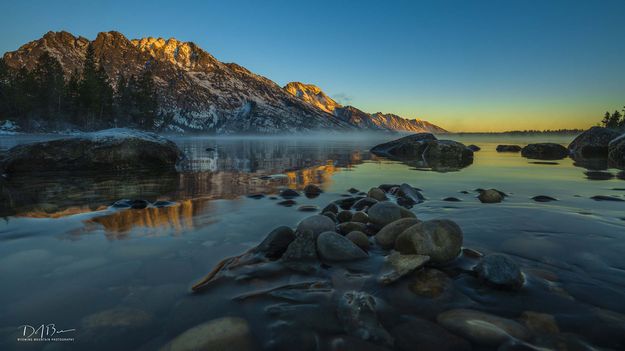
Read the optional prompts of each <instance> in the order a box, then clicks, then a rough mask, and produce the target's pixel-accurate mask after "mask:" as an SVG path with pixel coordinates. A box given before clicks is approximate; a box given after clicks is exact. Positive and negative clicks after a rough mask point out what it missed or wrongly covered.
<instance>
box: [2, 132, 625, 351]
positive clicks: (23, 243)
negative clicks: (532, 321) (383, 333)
mask: <svg viewBox="0 0 625 351" xmlns="http://www.w3.org/2000/svg"><path fill="white" fill-rule="evenodd" d="M41 138H42V137H41V136H32V137H29V136H6V137H0V150H5V149H7V148H10V147H12V146H14V145H16V144H19V143H23V142H27V141H33V140H39V139H41ZM449 138H450V139H453V140H457V141H461V142H463V143H465V144H467V145H468V144H476V145H478V146H480V147H481V148H482V150H481V151H479V152H477V153H476V154H475V161H474V163H473V164H472V165H470V166H468V167H466V168H463V169H461V170H459V171H455V172H444V173H443V172H434V171H429V170H424V169H417V168H415V167H413V166H411V165H406V164H403V163H400V162H395V161H390V160H386V159H383V158H379V157H376V156H374V155H372V154H370V153H369V152H368V150H369V148H370V147H372V146H373V145H375V144H378V143H380V142H383V141H388V140H391V139H393V137H392V136H373V137H372V136H362V137H357V136H354V137H350V138H345V137H340V136H332V137H330V138H323V139H322V138H320V137H297V138H262V137H258V138H251V137H250V138H209V137H184V138H182V137H175V138H173V139H174V141H175V142H176V143H177V144H178V145H179V146H180V147H181V148H182V149H183V150H184V152H185V153H186V154H187V156H188V159H187V160H186V161H185V162H184V163H183V164H182V169H181V173H179V174H169V175H167V174H166V175H157V176H154V175H151V174H132V175H129V174H125V175H109V174H98V175H92V176H88V177H85V176H80V177H79V176H76V175H72V174H45V175H43V174H42V175H34V176H32V177H25V178H21V179H15V180H11V182H9V183H0V185H1V186H2V189H0V190H2V194H1V195H2V198H1V199H2V204H1V205H0V212H1V214H2V216H3V218H2V222H1V223H0V282H2V289H0V336H1V337H2V339H1V340H0V350H40V349H41V350H66V349H68V350H114V349H115V350H122V349H127V350H153V349H158V348H160V347H161V346H162V345H164V344H166V343H167V342H168V341H169V340H171V339H172V338H174V337H175V336H177V335H179V334H180V333H181V332H183V331H185V330H187V329H189V328H190V327H193V326H195V325H198V324H201V323H203V322H205V321H208V320H211V319H214V318H218V317H223V316H239V317H243V318H245V319H247V320H248V321H249V322H250V324H251V325H252V331H253V334H254V337H255V338H257V340H258V344H259V345H268V344H270V342H271V340H272V339H275V338H277V337H278V336H276V335H279V334H280V333H281V332H280V330H282V329H279V328H278V329H276V328H274V327H275V326H274V325H273V324H272V322H274V321H275V320H276V319H282V320H285V321H286V322H287V323H288V324H289V325H290V326H292V328H293V329H292V330H296V331H297V332H304V331H305V332H309V331H310V332H316V333H318V335H319V336H320V338H321V339H323V338H331V337H332V335H333V334H336V332H335V331H334V330H333V329H332V328H329V327H327V323H330V324H331V322H328V321H327V320H326V319H325V318H330V319H331V318H332V317H331V316H332V315H333V314H334V311H333V310H332V307H331V306H324V305H323V304H319V305H318V306H317V307H318V308H317V309H316V312H315V313H311V315H310V316H308V315H306V312H305V311H308V310H306V309H303V310H301V311H300V310H297V309H294V310H293V311H294V312H293V311H292V312H291V313H286V312H283V313H282V314H280V315H279V316H278V317H276V316H275V315H273V314H271V313H269V312H267V309H266V308H267V306H269V305H271V302H270V301H257V302H246V303H242V302H240V301H235V300H232V298H233V297H234V296H236V295H238V294H241V293H243V292H248V291H250V290H253V289H255V288H263V287H266V285H264V283H263V281H262V279H261V280H253V281H251V282H247V283H245V284H229V285H227V286H224V287H222V288H217V289H214V290H211V291H209V292H207V293H204V294H200V295H192V294H191V293H190V286H191V285H192V284H193V283H194V282H195V281H197V280H198V279H199V278H201V277H202V276H204V275H205V274H206V273H208V272H209V271H210V270H211V268H212V267H213V266H214V265H215V264H216V263H218V262H219V261H220V260H222V259H223V258H225V257H228V256H233V255H237V254H239V253H242V252H244V251H245V250H247V249H249V248H251V247H253V246H255V245H256V244H258V243H259V242H260V241H261V240H262V239H263V238H264V237H265V235H266V234H267V233H268V232H269V231H271V230H272V229H273V228H275V227H277V226H280V225H288V226H291V227H294V226H295V225H296V224H297V222H298V221H299V220H301V219H302V218H304V217H307V216H309V215H311V213H307V212H301V211H298V210H297V208H298V206H299V205H316V206H319V207H324V206H325V205H326V204H327V203H329V202H331V201H333V200H337V199H340V198H341V196H342V195H343V194H345V193H346V190H347V189H349V188H352V187H353V188H357V189H360V190H362V191H367V190H368V189H369V188H371V187H373V186H377V185H379V184H383V183H397V184H401V183H409V184H411V185H413V186H415V187H418V188H420V189H422V190H423V194H424V196H425V197H426V198H427V200H426V201H425V202H424V203H422V204H419V205H416V206H415V207H413V208H412V211H414V212H415V213H416V215H417V217H418V218H419V219H426V220H427V219H434V218H448V219H453V220H454V221H456V222H457V223H458V224H459V225H460V226H461V227H462V229H463V231H464V247H468V248H471V249H475V250H477V251H480V252H482V253H495V252H497V253H505V254H508V255H509V256H511V257H513V258H514V259H515V260H516V261H517V262H518V263H520V264H521V266H522V269H523V272H524V274H525V277H526V282H527V283H526V285H525V286H524V287H523V289H522V290H521V291H519V292H514V293H512V292H498V291H493V290H491V289H487V290H485V289H481V288H477V287H476V283H475V282H474V279H473V278H470V277H467V276H466V275H458V276H455V277H452V289H453V298H443V299H433V300H432V299H423V298H417V297H415V296H416V295H414V294H412V293H411V292H410V289H408V288H407V287H406V286H405V285H401V284H400V285H398V286H396V287H393V288H390V289H388V291H370V292H371V293H375V294H376V297H378V298H380V300H382V301H385V306H386V307H385V310H384V311H386V312H384V311H383V312H381V314H382V316H383V318H386V317H384V315H385V313H387V314H388V316H389V317H387V320H385V323H386V324H388V325H389V328H390V327H392V325H393V324H394V323H397V321H396V320H394V319H393V318H395V317H392V316H396V315H404V314H405V315H417V316H420V317H422V318H426V319H429V320H432V321H433V320H435V316H436V314H437V313H439V312H442V311H445V310H447V309H450V308H460V307H462V308H471V309H477V310H482V311H488V312H489V313H493V314H496V315H500V316H503V317H506V318H511V319H517V318H518V317H519V316H520V315H521V313H523V312H524V311H536V312H541V313H546V314H549V315H552V316H554V318H555V321H556V323H557V325H558V328H559V331H560V334H558V337H560V338H561V339H562V340H567V342H569V343H571V345H573V344H574V343H577V344H575V345H577V346H579V345H594V346H597V347H605V348H608V349H623V348H625V202H619V201H595V200H593V199H591V197H593V196H596V195H603V196H612V197H614V198H617V199H623V200H625V180H622V179H621V178H623V174H622V173H619V172H620V171H619V170H615V169H603V168H605V166H604V165H602V164H601V162H593V163H582V162H578V163H577V164H576V163H575V162H574V161H573V160H571V159H569V158H567V159H563V160H558V161H554V162H549V163H541V162H536V161H535V160H528V159H525V158H523V157H521V156H520V154H518V153H497V152H496V151H495V147H496V146H497V145H498V144H518V145H525V144H528V143H534V142H547V141H549V142H557V143H561V144H563V145H567V144H568V143H569V142H570V141H571V140H572V139H573V136H560V135H540V136H506V135H451V136H449ZM207 148H209V150H208V151H207ZM582 166H585V167H582ZM597 172H599V173H597ZM619 177H620V178H619ZM599 178H600V179H602V180H598V179H599ZM310 183H313V184H318V185H319V186H320V187H321V188H322V189H323V190H324V193H323V194H321V195H320V196H319V197H316V198H314V199H308V198H305V197H303V196H302V197H299V198H297V199H296V201H297V203H298V204H297V205H296V206H293V207H283V206H279V205H277V202H278V201H280V200H277V199H272V198H271V196H272V195H276V194H277V193H278V192H279V191H280V190H281V189H284V188H292V189H302V188H303V187H304V186H305V185H307V184H310ZM476 188H496V189H499V190H501V191H503V192H505V193H507V194H509V196H508V197H507V198H506V200H505V201H504V202H502V203H500V204H482V203H480V202H479V201H478V200H477V198H476V195H477V193H476V192H475V189H476ZM249 194H265V195H267V196H266V197H264V198H261V199H253V198H249V197H247V195H249ZM537 195H548V196H551V197H554V198H556V199H557V200H558V201H554V202H547V203H539V202H535V201H534V200H532V197H534V196H537ZM447 197H456V198H458V199H459V200H461V201H459V202H448V201H443V199H444V198H447ZM125 198H128V199H146V200H149V201H156V200H166V201H172V202H175V203H176V204H175V205H174V206H169V207H163V208H146V209H138V210H133V209H125V210H118V209H114V208H111V207H109V206H110V205H111V204H112V203H113V202H115V201H117V200H120V199H125ZM285 279H286V281H293V280H294V279H295V278H294V277H287V278H285ZM339 285H340V284H339V283H336V281H335V288H336V289H337V291H340V289H342V288H339V287H338V286H339ZM345 285H346V286H347V287H349V286H350V284H345ZM273 303H275V301H274V302H273ZM302 311H303V312H302ZM298 316H299V317H298ZM302 316H304V317H302ZM304 321H305V322H304ZM50 323H54V324H55V326H56V328H57V329H65V330H68V329H75V331H70V332H67V333H64V335H63V337H71V338H74V340H73V341H67V342H62V341H56V342H54V341H49V342H18V341H17V340H16V339H17V338H18V337H19V336H20V334H21V332H22V330H21V329H18V328H19V327H20V326H23V325H32V326H40V325H42V324H44V325H45V324H50ZM324 328H326V329H324ZM292 330H291V331H292ZM579 347H581V346H579ZM589 347H590V346H589ZM339 349H340V348H339ZM476 349H480V348H478V347H477V346H476ZM484 349H488V348H484ZM570 349H575V348H570ZM337 350H338V349H337Z"/></svg>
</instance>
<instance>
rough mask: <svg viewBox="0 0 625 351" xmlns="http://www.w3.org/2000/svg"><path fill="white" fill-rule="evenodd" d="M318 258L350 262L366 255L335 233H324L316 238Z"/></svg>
mask: <svg viewBox="0 0 625 351" xmlns="http://www.w3.org/2000/svg"><path fill="white" fill-rule="evenodd" d="M317 252H318V253H319V257H320V258H321V259H323V260H327V261H351V260H358V259H361V258H366V257H367V256H368V255H367V253H366V252H364V251H363V250H362V249H361V248H360V247H358V246H357V245H356V244H354V243H353V242H352V241H351V240H349V239H348V238H346V237H344V236H342V235H340V234H337V233H335V232H324V233H321V234H319V237H317Z"/></svg>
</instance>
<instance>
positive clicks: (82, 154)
mask: <svg viewBox="0 0 625 351" xmlns="http://www.w3.org/2000/svg"><path fill="white" fill-rule="evenodd" d="M182 156H183V154H182V151H180V149H179V148H178V147H177V146H176V144H174V143H173V142H172V141H169V140H167V139H165V138H163V137H160V136H158V135H156V134H153V133H147V132H140V131H136V130H131V129H122V128H118V129H107V130H102V131H99V132H94V133H86V134H83V135H81V136H78V137H70V138H62V139H56V140H51V141H43V142H36V143H31V144H23V145H18V146H16V147H14V148H12V149H10V150H9V151H8V153H7V155H6V157H5V159H4V162H3V168H4V171H5V172H6V173H8V174H9V175H11V174H14V173H21V172H40V171H70V172H76V171H94V170H103V171H121V170H123V171H127V170H144V169H151V170H157V171H160V172H165V171H175V169H176V163H177V162H178V161H179V160H180V159H181V158H182Z"/></svg>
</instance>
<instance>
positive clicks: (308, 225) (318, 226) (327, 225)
mask: <svg viewBox="0 0 625 351" xmlns="http://www.w3.org/2000/svg"><path fill="white" fill-rule="evenodd" d="M297 231H298V232H300V233H303V232H305V231H310V232H312V233H313V235H314V236H315V237H316V236H317V235H319V234H321V233H323V232H333V231H334V221H333V220H331V219H330V218H328V217H326V216H323V215H314V216H310V217H306V218H304V219H302V220H301V222H299V224H298V225H297Z"/></svg>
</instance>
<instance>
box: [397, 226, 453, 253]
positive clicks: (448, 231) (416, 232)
mask: <svg viewBox="0 0 625 351" xmlns="http://www.w3.org/2000/svg"><path fill="white" fill-rule="evenodd" d="M462 240H463V234H462V229H460V227H459V226H458V224H456V222H454V221H451V220H448V219H435V220H430V221H425V222H421V223H417V224H415V225H413V226H411V227H409V228H408V229H406V230H405V231H404V232H403V233H401V235H399V236H398V237H397V240H395V250H397V251H399V252H401V253H402V254H418V255H425V256H430V262H432V263H445V262H449V261H451V260H453V259H455V258H456V257H457V256H458V254H459V253H460V249H461V248H462Z"/></svg>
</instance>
